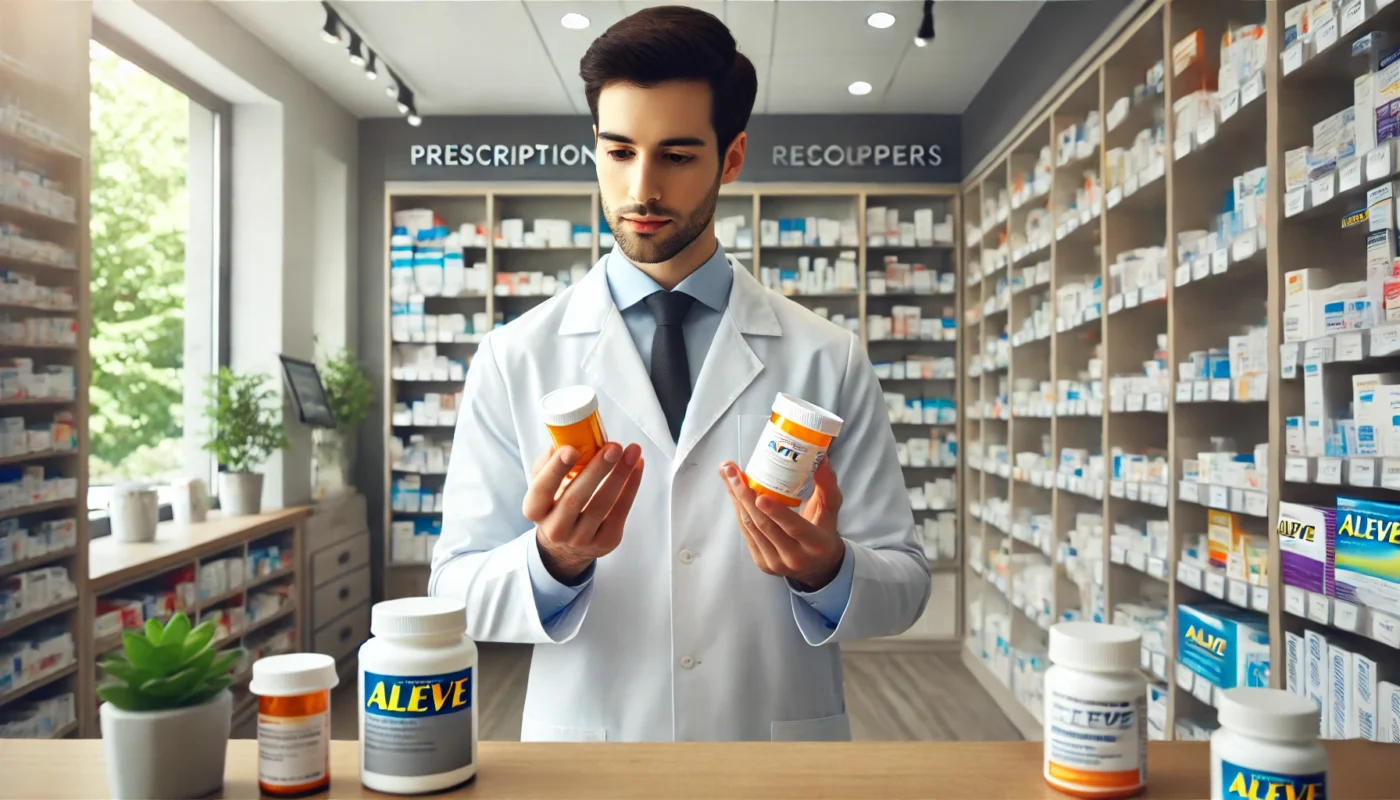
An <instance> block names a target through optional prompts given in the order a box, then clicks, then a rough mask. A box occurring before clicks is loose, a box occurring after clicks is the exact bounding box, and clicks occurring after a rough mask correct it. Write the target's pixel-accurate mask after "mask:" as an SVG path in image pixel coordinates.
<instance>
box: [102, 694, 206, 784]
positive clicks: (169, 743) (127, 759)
mask: <svg viewBox="0 0 1400 800" xmlns="http://www.w3.org/2000/svg"><path fill="white" fill-rule="evenodd" d="M99 713H100V715H101V719H102V752H103V755H104V756H105V757H106V761H107V790H108V791H109V792H110V793H111V795H112V797H113V798H115V799H116V800H147V799H148V798H153V797H159V798H168V800H189V799H190V798H196V797H205V796H207V795H210V794H213V793H214V792H216V791H218V790H219V789H220V788H222V787H223V785H224V756H225V755H226V754H227V753H228V737H229V728H230V726H231V725H232V723H233V695H231V694H230V693H229V691H228V690H227V689H225V690H224V691H222V692H219V693H218V694H217V695H215V696H214V698H213V699H211V700H209V701H207V702H205V703H203V704H201V705H197V706H191V707H189V708H176V709H170V710H168V711H123V710H122V709H120V708H117V707H116V706H114V705H112V704H111V703H103V704H102V707H101V709H100V710H99Z"/></svg>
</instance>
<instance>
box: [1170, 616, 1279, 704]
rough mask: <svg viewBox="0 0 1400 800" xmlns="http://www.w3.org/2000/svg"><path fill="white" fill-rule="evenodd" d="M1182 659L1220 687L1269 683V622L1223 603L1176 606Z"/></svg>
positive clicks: (1178, 644) (1197, 672)
mask: <svg viewBox="0 0 1400 800" xmlns="http://www.w3.org/2000/svg"><path fill="white" fill-rule="evenodd" d="M1176 615H1177V619H1176V630H1177V633H1178V636H1179V640H1178V642H1177V652H1178V653H1179V654H1180V655H1179V658H1180V659H1181V661H1182V662H1183V663H1185V664H1186V666H1187V668H1189V669H1190V670H1191V671H1192V672H1194V673H1196V674H1197V675H1199V676H1201V677H1202V678H1204V679H1206V680H1207V681H1209V682H1210V683H1211V684H1213V685H1215V686H1216V687H1217V688H1220V689H1234V688H1236V687H1241V686H1255V687H1266V688H1267V687H1268V685H1269V623H1268V620H1267V619H1266V618H1264V617H1262V616H1260V615H1258V614H1252V613H1250V612H1247V611H1243V610H1241V609H1238V608H1235V607H1234V606H1229V605H1225V604H1223V603H1203V604H1200V605H1194V606H1190V605H1179V606H1177V607H1176Z"/></svg>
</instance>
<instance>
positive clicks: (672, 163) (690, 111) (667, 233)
mask: <svg viewBox="0 0 1400 800" xmlns="http://www.w3.org/2000/svg"><path fill="white" fill-rule="evenodd" d="M595 133H596V135H597V139H598V144H597V147H598V152H597V162H598V187H599V193H600V197H601V199H602V203H603V214H604V215H605V216H606V217H607V220H608V225H609V226H610V227H611V228H612V231H613V236H614V237H615V238H616V239H617V244H618V247H620V248H622V253H623V255H625V256H627V258H628V259H629V260H631V261H632V262H633V263H637V264H659V263H661V262H665V261H670V260H671V259H673V258H675V257H676V256H677V255H679V254H680V253H681V251H683V250H685V248H686V247H688V246H689V245H690V244H691V243H692V242H694V241H695V240H696V239H697V238H698V237H699V236H700V235H701V234H702V233H704V232H705V230H706V228H707V227H708V226H709V225H710V222H711V220H713V219H714V214H715V203H716V201H717V199H718V197H719V187H720V184H722V183H729V182H730V181H732V180H734V179H735V178H737V177H738V176H739V170H740V168H741V167H742V166H743V161H744V144H745V140H744V135H743V134H742V133H741V134H739V137H738V138H737V139H736V140H735V141H734V143H733V144H732V145H730V147H729V148H728V152H726V153H725V157H724V160H723V165H721V160H720V153H719V151H718V149H717V147H716V135H715V130H714V127H713V126H712V123H711V122H710V87H709V85H708V84H706V83H704V82H703V81H671V82H668V83H663V84H660V85H658V86H654V87H652V88H649V89H643V88H640V87H637V86H632V85H629V84H622V83H614V84H609V85H608V86H606V87H604V89H603V91H602V92H601V93H599V95H598V126H597V129H596V130H595Z"/></svg>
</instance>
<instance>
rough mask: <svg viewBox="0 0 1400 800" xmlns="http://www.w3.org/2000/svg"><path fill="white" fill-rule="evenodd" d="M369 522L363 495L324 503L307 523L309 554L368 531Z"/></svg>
mask: <svg viewBox="0 0 1400 800" xmlns="http://www.w3.org/2000/svg"><path fill="white" fill-rule="evenodd" d="M367 520H368V518H367V517H366V515H365V498H364V496H363V495H359V494H356V495H353V496H351V497H347V498H345V499H342V500H333V501H326V502H323V503H322V504H320V505H319V506H317V510H316V513H315V514H312V515H311V516H310V517H309V518H307V520H306V522H305V527H306V534H305V536H306V548H307V552H309V553H314V552H316V551H317V550H320V549H321V548H323V547H330V546H331V545H334V544H336V543H338V542H340V541H341V540H343V539H347V538H349V537H351V536H354V535H355V534H357V533H360V532H361V531H366V530H368V521H367Z"/></svg>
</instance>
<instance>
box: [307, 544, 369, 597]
mask: <svg viewBox="0 0 1400 800" xmlns="http://www.w3.org/2000/svg"><path fill="white" fill-rule="evenodd" d="M368 565H369V532H368V531H365V532H364V533H360V534H357V535H355V536H352V537H350V538H349V539H346V540H345V541H343V542H341V543H340V544H337V545H335V546H334V547H327V548H326V549H324V550H321V551H318V552H316V553H315V554H314V555H312V556H311V585H312V586H313V587H321V586H324V585H325V584H326V583H328V582H330V581H333V580H335V579H336V578H339V577H341V576H343V575H347V574H349V573H351V572H354V571H355V570H357V569H359V568H360V567H365V566H368Z"/></svg>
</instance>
